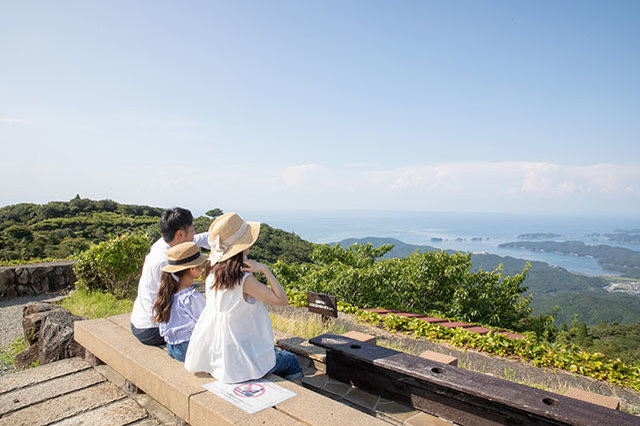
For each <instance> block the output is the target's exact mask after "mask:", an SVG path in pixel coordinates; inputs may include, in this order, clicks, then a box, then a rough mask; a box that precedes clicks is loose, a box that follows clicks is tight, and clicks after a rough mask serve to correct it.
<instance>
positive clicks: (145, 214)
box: [0, 196, 162, 260]
mask: <svg viewBox="0 0 640 426" xmlns="http://www.w3.org/2000/svg"><path fill="white" fill-rule="evenodd" d="M161 214H162V209H161V208H157V207H149V206H138V205H131V204H119V203H116V202H115V201H112V200H100V201H94V200H89V199H86V198H80V196H76V197H75V198H74V199H73V200H71V201H68V202H61V201H52V202H50V203H47V204H43V205H38V204H28V203H23V204H15V205H11V206H6V207H2V208H0V260H17V259H25V260H26V259H30V258H45V257H53V258H65V257H67V256H70V255H71V254H73V253H75V252H78V251H82V250H86V249H87V248H88V247H89V245H90V244H91V243H92V242H99V241H105V240H106V239H107V238H108V237H109V235H119V234H122V233H125V232H135V231H144V230H147V229H149V228H152V227H153V226H154V225H157V223H158V218H159V217H160V215H161Z"/></svg>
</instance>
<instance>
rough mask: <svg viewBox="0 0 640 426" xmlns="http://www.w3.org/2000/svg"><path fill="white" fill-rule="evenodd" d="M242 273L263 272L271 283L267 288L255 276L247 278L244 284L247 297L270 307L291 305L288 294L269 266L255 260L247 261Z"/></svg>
mask: <svg viewBox="0 0 640 426" xmlns="http://www.w3.org/2000/svg"><path fill="white" fill-rule="evenodd" d="M242 271H244V272H251V273H256V272H262V273H263V274H264V275H265V277H267V282H268V283H269V286H266V285H264V284H262V283H261V282H260V281H258V280H257V279H256V277H254V276H253V275H251V276H249V277H247V279H246V281H245V282H244V295H245V296H251V297H253V298H255V299H258V300H259V301H261V302H263V303H267V304H269V305H280V306H286V305H288V304H289V299H288V298H287V293H286V292H285V291H284V288H282V285H281V284H280V282H278V280H277V279H276V277H275V276H274V275H273V273H272V272H271V271H270V270H269V268H268V267H267V265H264V264H262V263H260V262H256V261H255V260H251V259H245V261H244V265H243V267H242Z"/></svg>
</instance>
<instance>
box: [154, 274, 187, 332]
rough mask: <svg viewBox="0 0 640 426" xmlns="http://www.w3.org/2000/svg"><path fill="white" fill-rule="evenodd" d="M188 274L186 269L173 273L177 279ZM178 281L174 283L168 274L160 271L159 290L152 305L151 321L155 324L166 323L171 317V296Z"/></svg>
mask: <svg viewBox="0 0 640 426" xmlns="http://www.w3.org/2000/svg"><path fill="white" fill-rule="evenodd" d="M187 272H189V270H188V269H183V270H182V271H178V272H174V273H173V274H174V275H176V276H177V277H178V278H181V277H182V276H183V275H184V274H186V273H187ZM178 285H179V283H178V281H176V280H175V279H174V278H173V277H172V276H171V274H170V273H169V272H164V271H162V277H161V278H160V290H158V296H157V297H156V302H155V303H154V304H153V320H154V321H155V322H168V321H169V318H170V316H171V296H173V295H174V294H175V292H176V290H178Z"/></svg>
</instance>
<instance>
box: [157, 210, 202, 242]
mask: <svg viewBox="0 0 640 426" xmlns="http://www.w3.org/2000/svg"><path fill="white" fill-rule="evenodd" d="M160 232H162V238H163V239H164V240H165V241H166V242H167V244H169V245H171V246H174V245H176V244H180V243H183V242H185V241H193V236H194V234H195V232H194V230H193V216H192V215H191V212H190V211H189V210H187V209H182V208H180V207H175V208H173V209H167V210H165V211H164V212H163V213H162V217H161V218H160Z"/></svg>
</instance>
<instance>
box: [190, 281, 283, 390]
mask: <svg viewBox="0 0 640 426" xmlns="http://www.w3.org/2000/svg"><path fill="white" fill-rule="evenodd" d="M249 275H250V274H245V275H244V276H243V277H242V280H241V281H240V283H239V284H238V285H236V286H235V287H233V289H231V290H219V291H217V292H216V291H215V290H212V289H211V287H212V284H213V274H211V275H209V276H208V277H207V280H206V295H207V305H206V306H205V308H204V311H203V312H202V314H201V315H200V318H199V319H198V322H197V323H196V326H195V328H194V330H193V334H192V335H191V341H190V343H189V348H188V350H187V355H186V357H185V363H184V366H185V368H186V369H187V370H188V371H191V372H196V371H206V372H208V373H209V374H211V375H212V376H213V377H214V378H216V379H218V380H220V381H222V382H225V383H237V382H244V381H246V380H252V379H258V378H260V377H263V376H264V375H265V374H267V373H268V372H269V371H270V370H271V369H272V368H273V367H274V366H275V362H276V360H275V352H274V346H273V330H272V328H271V319H270V318H269V314H268V313H267V310H266V308H265V307H264V304H263V303H262V302H261V301H259V300H256V299H254V298H252V297H250V296H249V297H248V300H247V301H245V300H244V297H243V288H244V283H245V280H246V279H247V277H248V276H249Z"/></svg>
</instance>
